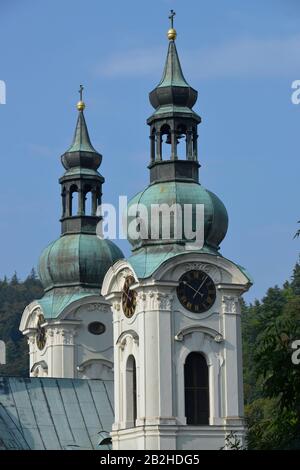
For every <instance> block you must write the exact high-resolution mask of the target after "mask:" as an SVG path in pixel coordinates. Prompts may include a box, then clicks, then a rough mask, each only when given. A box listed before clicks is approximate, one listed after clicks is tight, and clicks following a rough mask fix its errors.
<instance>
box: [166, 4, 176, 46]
mask: <svg viewBox="0 0 300 470" xmlns="http://www.w3.org/2000/svg"><path fill="white" fill-rule="evenodd" d="M175 15H176V13H175V11H174V10H171V11H170V14H169V20H170V26H171V28H170V29H169V31H168V39H169V40H170V41H174V40H175V39H176V36H177V32H176V30H175V29H174V16H175Z"/></svg>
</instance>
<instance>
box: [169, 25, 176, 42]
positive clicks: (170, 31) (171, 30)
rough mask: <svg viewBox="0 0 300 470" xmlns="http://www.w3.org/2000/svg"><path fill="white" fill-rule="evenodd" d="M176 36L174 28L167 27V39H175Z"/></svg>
mask: <svg viewBox="0 0 300 470" xmlns="http://www.w3.org/2000/svg"><path fill="white" fill-rule="evenodd" d="M176 36H177V32H176V29H174V28H171V29H169V31H168V39H169V41H175V39H176Z"/></svg>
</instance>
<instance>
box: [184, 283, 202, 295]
mask: <svg viewBox="0 0 300 470" xmlns="http://www.w3.org/2000/svg"><path fill="white" fill-rule="evenodd" d="M183 284H185V285H186V286H188V287H190V289H193V291H194V292H196V293H197V294H198V293H199V292H197V291H196V289H194V288H193V286H191V285H190V284H189V283H188V282H186V281H183ZM195 295H196V294H195ZM195 295H194V297H195Z"/></svg>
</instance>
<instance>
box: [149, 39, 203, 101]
mask: <svg viewBox="0 0 300 470" xmlns="http://www.w3.org/2000/svg"><path fill="white" fill-rule="evenodd" d="M197 97H198V93H197V91H196V90H194V88H192V87H191V86H190V85H189V84H188V83H187V81H186V79H185V78H184V75H183V72H182V68H181V65H180V61H179V57H178V53H177V49H176V45H175V42H174V41H170V43H169V48H168V54H167V59H166V63H165V68H164V71H163V76H162V79H161V81H160V82H159V84H158V85H157V86H156V87H155V88H154V90H152V91H151V93H150V94H149V100H150V103H151V104H152V106H153V108H155V109H157V108H159V107H160V106H166V105H175V106H183V107H185V106H186V107H188V108H190V109H191V108H192V107H193V106H194V104H195V103H196V101H197Z"/></svg>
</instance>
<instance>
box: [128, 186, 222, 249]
mask: <svg viewBox="0 0 300 470" xmlns="http://www.w3.org/2000/svg"><path fill="white" fill-rule="evenodd" d="M157 204H165V205H168V206H169V207H171V206H172V205H173V204H179V205H180V207H181V214H182V218H181V220H182V226H181V238H180V239H178V238H176V240H175V239H174V233H175V234H176V231H175V223H174V217H173V218H172V216H171V218H170V238H166V236H165V234H164V235H163V234H162V231H161V225H160V226H159V228H160V230H159V236H158V239H156V240H154V239H151V227H153V226H154V224H155V222H156V221H155V220H151V206H152V207H153V205H157ZM185 204H191V209H192V210H191V214H192V217H191V220H190V221H189V223H190V225H191V226H192V229H193V230H195V229H196V204H203V205H204V245H205V246H206V247H209V248H210V249H212V250H213V251H216V252H217V251H218V250H219V246H220V243H221V242H222V240H223V239H224V237H225V235H226V233H227V229H228V214H227V211H226V208H225V206H224V204H223V203H222V201H221V200H220V199H219V198H218V197H217V196H216V195H215V194H214V193H212V192H211V191H208V190H207V189H205V188H203V186H201V185H200V184H198V183H188V182H179V181H170V182H164V183H156V184H152V185H150V186H148V187H147V188H146V189H145V190H144V191H142V192H140V193H138V194H137V195H136V196H134V198H133V199H131V201H130V202H129V204H128V208H127V214H128V220H127V222H128V227H130V224H131V223H133V226H135V225H134V224H135V222H134V219H136V217H139V218H140V221H141V222H140V226H143V227H144V229H145V227H148V239H145V240H140V239H137V240H135V239H134V238H131V237H130V235H131V234H130V233H129V232H130V231H129V232H128V240H129V242H130V243H131V245H132V246H133V250H134V249H137V248H140V247H141V246H146V245H158V244H159V245H164V244H170V243H181V244H182V243H187V242H188V243H193V240H188V239H187V238H186V236H185V233H189V232H188V231H187V232H185V230H184V211H185V210H186V208H184V205H185ZM145 209H146V211H147V215H146V213H145ZM144 216H146V217H147V219H146V221H145V223H143V217H144ZM177 220H180V219H177ZM160 223H161V222H160ZM188 228H190V226H189V227H188ZM145 230H146V229H145ZM177 235H178V232H177Z"/></svg>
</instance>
